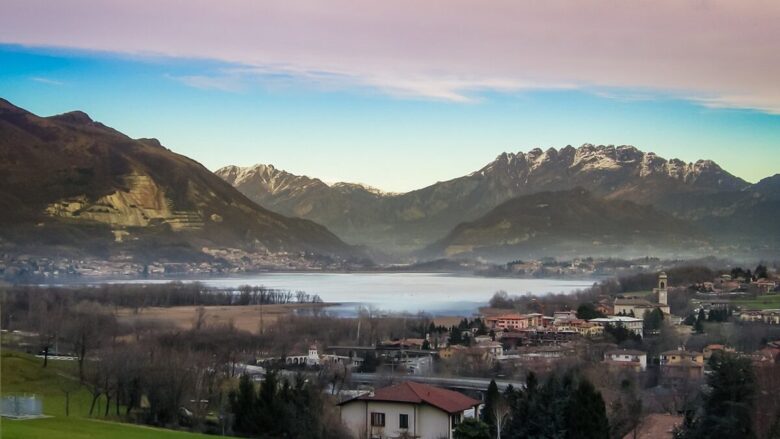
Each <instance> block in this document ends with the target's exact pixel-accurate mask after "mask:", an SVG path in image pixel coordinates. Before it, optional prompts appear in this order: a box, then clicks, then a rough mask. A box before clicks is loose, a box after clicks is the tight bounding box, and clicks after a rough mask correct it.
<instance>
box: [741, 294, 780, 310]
mask: <svg viewBox="0 0 780 439" xmlns="http://www.w3.org/2000/svg"><path fill="white" fill-rule="evenodd" d="M731 303H733V304H734V305H739V306H741V307H742V309H780V294H771V295H766V296H760V297H757V298H755V299H743V300H732V301H731Z"/></svg>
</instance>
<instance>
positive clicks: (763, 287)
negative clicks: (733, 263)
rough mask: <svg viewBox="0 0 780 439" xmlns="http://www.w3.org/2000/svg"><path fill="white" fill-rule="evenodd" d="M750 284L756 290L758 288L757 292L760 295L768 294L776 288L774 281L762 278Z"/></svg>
mask: <svg viewBox="0 0 780 439" xmlns="http://www.w3.org/2000/svg"><path fill="white" fill-rule="evenodd" d="M752 284H753V285H755V286H756V288H758V291H760V292H762V293H769V292H771V291H774V290H775V288H777V283H776V282H775V281H773V280H769V279H764V278H761V279H759V280H757V281H755V282H752Z"/></svg>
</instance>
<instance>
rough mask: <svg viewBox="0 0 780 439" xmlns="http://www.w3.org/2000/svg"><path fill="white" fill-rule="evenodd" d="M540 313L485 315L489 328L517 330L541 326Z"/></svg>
mask: <svg viewBox="0 0 780 439" xmlns="http://www.w3.org/2000/svg"><path fill="white" fill-rule="evenodd" d="M542 317H544V316H543V315H542V314H538V313H533V314H517V313H512V314H502V315H499V316H491V317H487V318H486V320H487V322H488V326H490V328H491V329H494V330H495V329H509V330H518V329H525V328H535V327H537V326H542V322H543V318H542Z"/></svg>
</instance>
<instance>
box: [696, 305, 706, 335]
mask: <svg viewBox="0 0 780 439" xmlns="http://www.w3.org/2000/svg"><path fill="white" fill-rule="evenodd" d="M706 319H707V316H706V315H705V314H704V308H701V309H699V316H698V317H697V318H696V323H694V324H693V330H694V331H696V333H697V334H703V333H704V323H703V322H704V321H705V320H706Z"/></svg>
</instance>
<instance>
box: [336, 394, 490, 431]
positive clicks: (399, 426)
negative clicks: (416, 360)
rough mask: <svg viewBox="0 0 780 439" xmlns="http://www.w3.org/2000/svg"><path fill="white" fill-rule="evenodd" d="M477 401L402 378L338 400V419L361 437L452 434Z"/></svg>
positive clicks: (476, 410)
mask: <svg viewBox="0 0 780 439" xmlns="http://www.w3.org/2000/svg"><path fill="white" fill-rule="evenodd" d="M480 405H481V402H480V401H477V400H476V399H472V398H469V397H468V396H466V395H463V394H462V393H458V392H455V391H452V390H446V389H442V388H439V387H434V386H429V385H427V384H421V383H414V382H409V381H406V382H403V383H400V384H396V385H394V386H390V387H385V388H382V389H379V390H376V391H375V392H373V393H369V394H367V395H362V396H359V397H357V398H353V399H350V400H347V401H343V402H341V403H339V409H340V415H341V421H342V422H343V423H344V425H345V426H346V427H347V428H348V429H349V430H350V431H351V432H352V434H353V435H354V437H356V438H360V439H385V438H397V437H404V436H405V437H415V438H420V439H440V438H448V439H449V438H452V435H453V430H454V429H455V427H457V425H458V424H459V423H460V422H461V421H462V420H463V417H464V412H466V411H470V410H472V409H474V413H477V412H478V410H479V406H480Z"/></svg>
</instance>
